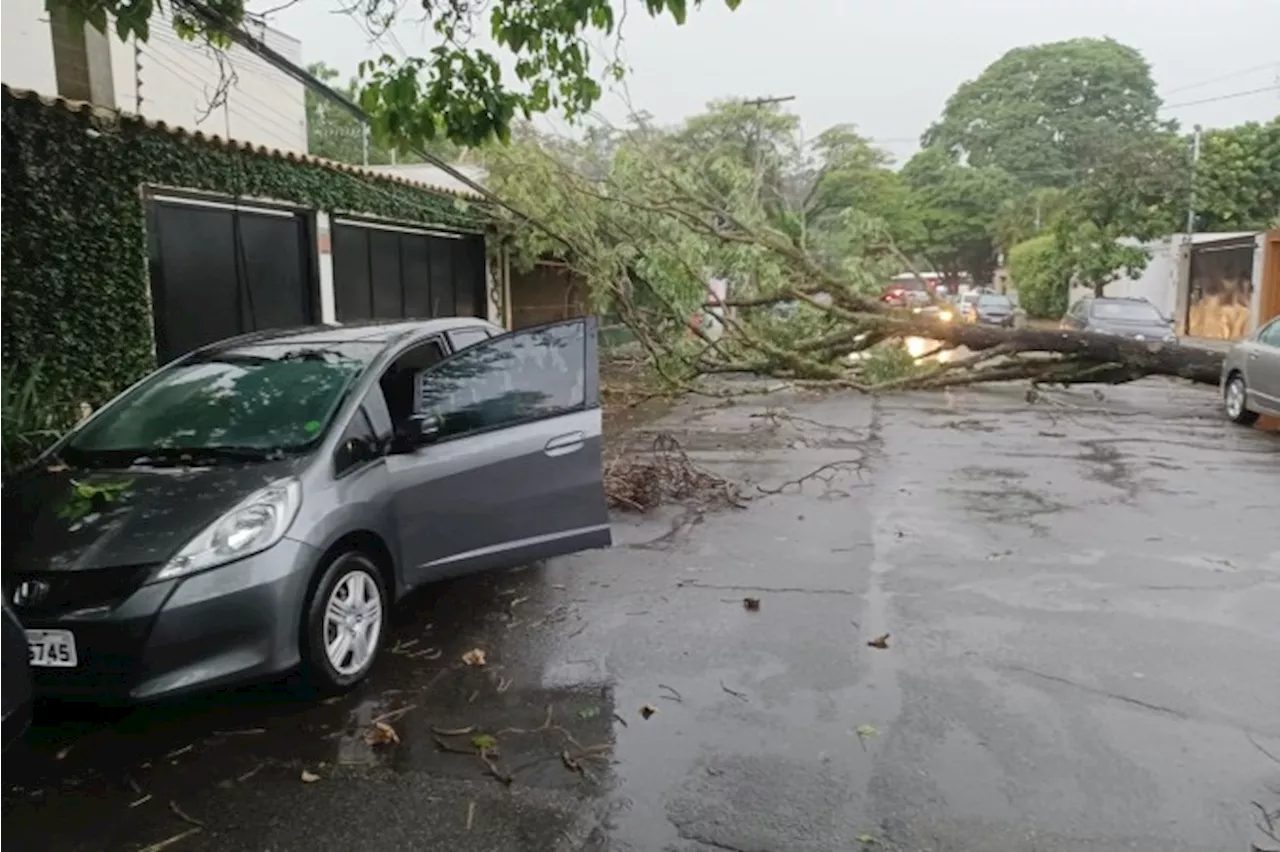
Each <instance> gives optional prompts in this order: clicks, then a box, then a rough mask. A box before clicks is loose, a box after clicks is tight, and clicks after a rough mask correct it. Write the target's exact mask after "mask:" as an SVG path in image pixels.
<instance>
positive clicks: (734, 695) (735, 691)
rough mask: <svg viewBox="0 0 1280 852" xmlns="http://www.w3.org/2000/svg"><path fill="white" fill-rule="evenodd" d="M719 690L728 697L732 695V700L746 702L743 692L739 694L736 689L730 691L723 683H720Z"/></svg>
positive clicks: (745, 695)
mask: <svg viewBox="0 0 1280 852" xmlns="http://www.w3.org/2000/svg"><path fill="white" fill-rule="evenodd" d="M720 688H721V689H723V690H724V691H725V692H727V693H729V694H730V695H732V696H733V697H734V698H736V699H738V700H739V701H746V700H747V694H746V693H745V692H739V691H738V690H736V689H730V688H729V687H728V686H726V685H725V682H724V681H720Z"/></svg>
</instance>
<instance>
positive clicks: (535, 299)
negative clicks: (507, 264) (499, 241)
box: [511, 261, 587, 329]
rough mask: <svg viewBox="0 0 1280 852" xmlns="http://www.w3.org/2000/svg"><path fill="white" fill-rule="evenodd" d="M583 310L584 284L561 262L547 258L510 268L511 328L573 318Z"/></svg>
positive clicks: (585, 305)
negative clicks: (529, 265) (526, 266)
mask: <svg viewBox="0 0 1280 852" xmlns="http://www.w3.org/2000/svg"><path fill="white" fill-rule="evenodd" d="M586 310H587V304H586V288H585V287H584V286H583V285H582V282H580V281H578V280H577V276H575V275H574V274H573V272H572V270H570V269H569V267H567V266H565V265H564V264H559V263H552V262H550V261H547V262H542V263H538V264H536V265H535V266H534V267H533V269H530V270H526V271H519V270H512V271H511V327H512V328H513V329H516V328H528V327H529V326H531V325H541V324H543V323H548V322H558V321H560V320H566V319H573V318H574V317H580V316H582V315H583V314H585V313H586Z"/></svg>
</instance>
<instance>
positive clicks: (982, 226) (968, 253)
mask: <svg viewBox="0 0 1280 852" xmlns="http://www.w3.org/2000/svg"><path fill="white" fill-rule="evenodd" d="M902 176H903V179H904V180H905V181H906V182H907V184H908V186H910V187H911V190H912V198H913V200H914V203H915V205H916V207H917V211H918V215H919V216H920V219H921V223H922V232H923V239H922V240H921V242H920V243H919V244H917V245H914V246H910V248H912V249H913V250H914V252H915V253H918V254H920V255H923V256H924V257H925V258H927V259H928V260H929V262H930V264H932V266H933V267H934V269H936V270H937V271H939V272H944V273H947V274H950V275H954V274H957V273H959V272H968V273H969V275H970V276H971V277H972V278H973V280H974V282H976V283H980V284H981V283H987V282H990V281H991V278H992V275H993V273H994V271H995V268H996V262H997V259H998V258H997V246H996V240H995V236H994V234H995V224H996V218H997V216H998V214H999V211H1000V209H1001V205H1003V204H1004V203H1005V201H1006V200H1008V199H1009V198H1011V197H1012V196H1013V195H1014V194H1015V193H1016V192H1017V189H1018V184H1017V181H1015V180H1014V179H1013V178H1012V177H1010V176H1009V175H1008V174H1007V173H1006V172H1004V171H1003V170H1002V169H999V168H996V167H993V166H981V167H973V166H965V165H961V164H960V163H958V162H956V160H955V159H954V158H953V157H952V156H951V154H950V153H948V152H947V151H944V150H943V149H941V148H925V149H924V150H922V151H920V152H919V153H918V154H916V155H915V156H914V157H912V158H911V159H910V160H909V161H908V162H907V164H906V165H905V166H903V169H902Z"/></svg>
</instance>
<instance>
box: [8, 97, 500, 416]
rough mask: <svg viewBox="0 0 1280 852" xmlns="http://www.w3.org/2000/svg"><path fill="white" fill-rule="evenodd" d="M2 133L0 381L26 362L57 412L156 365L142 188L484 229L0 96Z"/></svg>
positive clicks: (171, 135) (357, 181)
mask: <svg viewBox="0 0 1280 852" xmlns="http://www.w3.org/2000/svg"><path fill="white" fill-rule="evenodd" d="M3 132H4V144H3V175H2V176H0V192H2V195H3V211H2V215H0V241H2V242H0V254H2V255H3V258H2V265H0V288H2V290H3V293H2V296H3V355H4V372H5V379H6V382H8V383H10V384H12V383H13V379H14V378H15V377H23V376H24V375H25V374H27V373H29V371H30V370H31V369H32V368H33V367H34V366H36V365H37V364H38V365H39V368H40V373H39V378H38V382H37V394H38V396H39V398H40V400H41V401H42V402H43V403H44V406H46V407H48V406H55V407H57V408H58V410H60V411H67V412H70V411H71V410H72V409H71V406H73V405H74V404H76V403H78V402H80V401H87V402H89V403H90V404H91V405H97V404H99V403H101V402H103V401H105V400H106V399H108V398H109V397H110V396H112V395H113V394H114V393H116V392H117V391H119V390H120V389H122V388H123V387H125V386H126V385H128V384H130V383H131V382H133V381H135V380H136V379H138V378H139V377H141V376H142V375H144V374H145V373H146V372H148V371H149V370H151V369H152V368H153V367H154V366H155V362H154V357H153V355H152V333H153V332H152V319H151V311H150V292H149V283H148V278H147V250H146V233H145V229H144V209H143V200H142V188H143V187H144V186H149V185H151V186H164V187H176V188H183V189H194V190H204V191H209V192H216V193H221V194H225V195H230V196H242V197H245V198H258V199H269V200H274V201H284V202H290V203H294V204H298V205H301V206H304V207H308V208H311V209H314V210H322V211H327V212H344V213H355V214H365V215H372V216H380V217H385V218H391V219H399V220H402V221H409V222H420V223H423V224H433V225H438V226H442V227H454V228H464V229H470V230H476V229H479V228H482V227H484V226H485V224H486V218H485V213H486V211H485V208H484V207H483V206H482V205H478V204H476V203H474V202H466V201H463V200H461V199H458V198H455V197H453V196H450V195H446V194H437V193H433V192H430V191H428V190H424V189H421V188H419V187H416V186H412V185H407V184H404V183H401V182H399V181H396V180H394V179H392V178H380V177H371V176H368V175H355V174H352V173H350V172H347V171H343V170H342V169H340V168H338V167H335V166H333V165H325V164H322V163H319V162H316V161H314V160H308V159H305V158H298V157H295V156H293V155H283V154H279V153H273V152H268V151H266V150H265V149H259V150H253V149H252V148H249V147H239V146H236V145H234V144H232V143H227V142H224V141H221V140H217V139H212V138H208V137H204V136H202V135H199V134H197V135H194V136H193V135H190V134H187V133H185V132H182V131H174V130H170V129H167V128H165V127H163V125H161V126H153V125H149V124H148V123H146V122H145V121H143V120H142V119H139V118H137V117H133V116H123V115H117V114H115V113H111V112H107V111H104V110H100V109H94V108H92V107H89V106H87V105H81V104H68V103H66V102H52V101H46V100H43V99H41V98H40V97H38V96H37V95H35V94H33V93H29V92H19V91H13V90H10V89H9V88H8V87H5V88H4V90H3ZM7 397H8V393H6V398H7ZM7 414H8V412H6V416H7Z"/></svg>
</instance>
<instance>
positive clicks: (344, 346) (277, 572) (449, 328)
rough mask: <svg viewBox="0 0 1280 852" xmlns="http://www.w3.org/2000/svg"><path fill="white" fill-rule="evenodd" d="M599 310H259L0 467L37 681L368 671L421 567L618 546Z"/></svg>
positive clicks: (142, 695) (9, 583)
mask: <svg viewBox="0 0 1280 852" xmlns="http://www.w3.org/2000/svg"><path fill="white" fill-rule="evenodd" d="M598 396H599V380H598V372H597V363H596V325H595V320H594V319H592V318H584V319H576V320H571V321H568V322H562V323H556V324H552V325H546V326H539V327H536V328H527V329H522V330H519V331H515V332H510V333H504V332H503V331H502V330H501V329H499V328H497V327H496V326H493V325H491V324H489V323H487V322H485V321H483V320H479V319H471V318H452V319H436V320H427V321H411V322H383V323H363V324H356V325H346V326H340V327H332V326H323V327H313V328H301V329H293V330H289V331H274V332H258V333H253V334H249V335H244V336H241V337H237V338H233V339H231V340H227V341H223V342H220V343H215V344H212V345H210V346H206V347H204V348H202V349H200V350H197V351H195V352H193V353H191V354H189V355H186V356H184V357H182V358H180V359H179V360H177V361H175V362H173V363H171V364H169V365H168V366H165V367H163V368H161V369H159V370H157V371H156V372H154V373H152V374H151V375H150V376H148V377H147V378H145V379H143V380H142V381H141V382H139V383H138V384H136V385H134V386H133V387H132V388H130V389H128V390H126V391H125V392H124V393H122V394H120V395H119V396H118V397H116V398H115V399H114V400H112V401H111V402H109V403H108V404H107V405H105V406H104V407H102V408H100V409H99V410H98V411H96V412H95V413H94V414H93V415H91V416H90V417H89V418H88V419H86V420H85V421H83V422H82V423H80V424H79V425H78V426H77V427H76V428H75V430H74V431H72V432H71V433H70V434H68V435H66V436H65V437H63V438H62V439H61V440H59V441H58V442H57V443H56V444H54V445H53V447H51V448H50V449H49V450H48V451H47V452H46V453H45V454H44V455H43V456H42V457H41V458H39V459H38V460H37V461H36V462H35V463H34V464H33V465H31V466H30V467H29V468H27V469H26V470H24V471H22V472H20V473H19V474H18V475H15V476H13V477H11V479H10V480H9V481H6V483H5V488H4V492H3V500H4V512H5V516H6V518H7V519H8V520H9V522H10V524H11V526H10V529H11V530H12V532H8V533H6V534H5V536H4V539H3V547H4V563H3V578H4V590H5V596H6V599H7V600H10V601H12V602H13V604H14V607H15V609H16V610H17V611H18V614H19V616H20V617H21V618H22V621H23V627H24V628H25V629H26V639H27V641H28V643H29V645H30V658H31V664H32V669H33V673H34V680H35V690H36V693H37V694H46V693H48V694H57V695H73V696H74V695H83V696H88V697H92V698H96V699H102V698H107V699H123V700H125V701H127V702H136V701H144V700H150V699H156V698H160V697H162V696H170V695H175V694H178V693H183V692H187V691H195V690H207V689H212V688H217V687H223V686H227V685H232V684H239V683H241V682H246V681H252V680H269V679H273V678H275V677H277V676H279V675H281V674H284V673H287V672H290V671H292V670H295V669H298V668H301V669H302V671H303V672H304V673H305V675H306V676H307V678H308V680H309V681H310V682H311V683H313V684H315V685H316V686H317V687H319V688H320V689H322V690H325V691H337V690H341V689H344V688H347V687H350V686H352V685H354V684H355V683H357V682H358V681H360V680H361V679H363V678H364V677H365V675H367V674H368V672H369V669H370V667H371V666H372V665H373V662H374V659H375V658H376V657H377V655H378V651H379V649H380V648H381V646H382V644H383V641H384V637H385V635H386V624H387V611H388V609H389V608H390V606H391V605H392V604H393V603H394V602H395V601H396V600H397V599H399V598H400V597H401V596H403V595H404V594H405V593H406V592H408V591H409V590H411V589H413V588H414V587H416V586H420V585H422V584H424V583H430V582H433V581H435V580H439V579H443V578H446V577H452V576H457V575H461V574H466V573H470V572H473V571H480V570H484V569H489V568H499V567H505V566H515V565H520V564H524V563H527V562H531V561H534V560H537V559H542V558H546V557H551V556H556V555H559V554H564V553H570V552H574V551H579V550H584V549H587V548H595V547H607V546H608V545H609V544H610V543H611V531H610V526H609V516H608V513H607V508H606V504H605V493H604V482H603V465H602V459H601V416H600V409H599V404H598Z"/></svg>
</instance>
